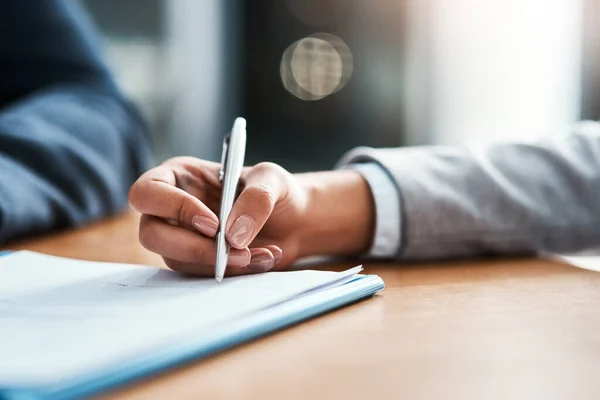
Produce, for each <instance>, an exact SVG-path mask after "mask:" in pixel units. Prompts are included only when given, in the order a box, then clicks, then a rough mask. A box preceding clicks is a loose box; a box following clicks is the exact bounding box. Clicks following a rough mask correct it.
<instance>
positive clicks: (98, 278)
mask: <svg viewBox="0 0 600 400" xmlns="http://www.w3.org/2000/svg"><path fill="white" fill-rule="evenodd" d="M360 270H361V267H357V268H353V269H351V270H348V271H345V272H340V273H336V272H325V271H294V272H272V273H265V274H259V275H249V276H243V277H236V278H227V279H225V280H224V281H223V282H221V283H220V284H219V283H216V282H215V281H214V279H199V278H190V277H184V276H182V275H180V274H178V273H175V272H172V271H167V270H162V269H158V268H152V267H145V266H137V265H126V264H108V263H92V262H83V261H77V260H67V259H62V258H56V257H51V256H46V255H41V254H37V253H30V252H19V253H14V254H12V255H8V256H4V257H0V387H7V386H15V385H17V386H31V385H38V384H44V383H49V382H56V381H57V380H60V379H70V378H72V377H73V376H74V375H81V374H85V373H89V372H92V371H94V370H96V369H102V368H104V367H106V366H107V365H109V364H111V363H114V362H118V361H119V360H121V359H127V358H129V357H130V356H132V355H135V354H145V353H146V352H149V351H152V350H153V349H156V346H164V345H167V344H168V343H170V342H172V341H175V340H177V339H178V338H182V337H185V334H186V333H187V332H190V331H192V330H193V331H197V330H198V329H199V328H203V327H204V328H206V329H210V326H211V325H214V324H217V323H219V322H224V321H226V320H231V319H234V318H236V317H241V316H243V315H248V314H250V313H252V312H255V311H257V310H260V309H264V308H266V307H269V306H271V305H274V304H277V303H280V302H282V301H285V300H287V299H290V298H293V297H295V296H298V295H300V294H301V293H304V292H307V291H311V290H314V289H315V288H319V287H322V286H326V285H328V284H329V285H331V284H335V283H336V282H340V283H341V282H344V281H345V280H347V278H348V277H351V276H354V275H356V274H357V273H358V272H360Z"/></svg>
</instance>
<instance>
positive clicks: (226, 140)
mask: <svg viewBox="0 0 600 400" xmlns="http://www.w3.org/2000/svg"><path fill="white" fill-rule="evenodd" d="M230 139H231V135H230V134H228V135H226V136H225V138H224V139H223V152H222V154H221V169H220V170H219V182H220V183H223V181H224V180H225V168H226V167H225V166H226V165H227V159H228V158H229V140H230Z"/></svg>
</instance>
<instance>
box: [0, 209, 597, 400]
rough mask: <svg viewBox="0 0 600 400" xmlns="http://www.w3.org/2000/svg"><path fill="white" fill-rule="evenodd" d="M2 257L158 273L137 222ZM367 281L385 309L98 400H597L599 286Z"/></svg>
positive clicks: (513, 264)
mask: <svg viewBox="0 0 600 400" xmlns="http://www.w3.org/2000/svg"><path fill="white" fill-rule="evenodd" d="M11 248H12V249H30V250H34V251H39V252H43V253H48V254H54V255H59V256H65V257H75V258H81V259H88V260H98V261H119V262H130V263H142V264H150V265H157V266H162V265H163V264H162V262H161V260H160V258H158V257H157V256H155V255H153V254H151V253H149V252H147V251H145V250H144V249H143V248H141V247H140V246H139V244H138V241H137V216H136V215H134V214H127V215H125V216H122V217H118V218H115V219H112V220H108V221H105V222H102V223H99V224H96V225H93V226H90V227H88V228H85V229H82V230H79V231H74V232H68V233H64V234H59V235H54V236H49V237H46V238H41V239H36V240H31V241H27V242H21V243H18V244H15V245H13V246H11ZM107 249H108V250H107ZM347 266H348V265H344V266H342V265H332V266H326V267H327V268H335V269H339V268H342V267H347ZM365 267H366V271H365V272H366V273H374V274H378V275H379V276H381V277H382V278H383V280H384V281H385V283H386V289H385V290H384V291H383V292H382V293H381V294H380V295H378V296H376V297H374V298H372V299H369V300H365V301H363V302H361V303H358V304H355V305H352V306H349V307H346V308H344V309H341V310H339V311H336V312H333V313H330V314H328V315H326V316H323V317H320V318H317V319H314V320H311V321H308V322H306V323H303V324H300V325H298V326H296V327H293V328H290V329H287V330H285V331H282V332H280V333H277V334H274V335H271V336H269V337H267V338H263V339H261V340H258V341H255V342H252V343H249V344H247V345H244V346H241V347H239V348H237V349H233V350H231V351H228V352H225V353H223V354H221V355H217V356H215V357H212V358H210V359H207V360H203V361H200V362H198V363H196V364H193V365H190V366H187V367H183V368H180V369H178V370H174V371H172V372H170V373H167V374H165V375H162V376H158V377H153V378H152V379H149V380H148V381H147V382H141V383H139V384H136V385H133V386H131V387H127V388H123V389H122V390H120V391H118V392H117V393H112V394H111V395H110V396H107V397H110V398H118V399H165V398H178V399H182V398H190V399H192V398H193V399H196V398H204V399H220V398H231V399H283V398H285V399H288V398H299V399H306V398H344V399H355V398H356V399H358V398H360V399H366V398H373V399H388V398H393V399H399V398H406V399H440V398H446V399H447V398H460V399H481V398H485V399H508V398H510V399H515V398H523V399H544V400H549V399H567V398H569V399H581V398H586V399H588V398H589V399H598V398H600V382H599V379H598V371H600V274H598V273H594V272H589V271H584V270H580V269H577V268H573V267H569V266H563V265H559V264H553V263H550V262H546V261H539V260H502V261H473V262H462V263H445V264H442V263H440V264H433V265H376V264H374V265H370V264H368V263H367V264H366V265H365Z"/></svg>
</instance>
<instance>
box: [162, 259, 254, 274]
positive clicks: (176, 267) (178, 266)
mask: <svg viewBox="0 0 600 400" xmlns="http://www.w3.org/2000/svg"><path fill="white" fill-rule="evenodd" d="M163 260H164V261H165V264H167V267H169V268H171V269H172V270H173V271H177V272H181V273H184V274H190V275H199V276H206V277H209V276H210V277H213V276H215V266H214V264H213V265H200V264H195V263H186V262H183V261H179V260H174V259H172V258H167V257H163ZM249 272H250V271H249V270H248V268H246V267H237V266H228V267H227V269H226V270H225V276H238V275H246V274H248V273H249Z"/></svg>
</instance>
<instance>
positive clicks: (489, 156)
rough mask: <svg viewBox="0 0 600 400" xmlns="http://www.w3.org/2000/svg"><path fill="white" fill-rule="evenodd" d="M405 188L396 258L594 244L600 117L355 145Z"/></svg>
mask: <svg viewBox="0 0 600 400" xmlns="http://www.w3.org/2000/svg"><path fill="white" fill-rule="evenodd" d="M355 162H377V163H379V164H380V165H382V166H383V167H384V168H386V170H387V171H388V172H389V174H390V176H392V177H393V178H394V181H395V184H396V186H397V188H398V192H399V193H400V194H401V199H402V201H401V217H400V219H399V220H398V223H400V224H401V229H402V246H401V248H400V251H399V252H398V255H397V257H398V258H401V259H418V260H427V259H447V258H456V257H461V258H462V257H474V256H482V255H524V254H528V255H531V254H536V253H538V252H569V251H578V250H581V249H586V248H589V247H592V246H598V245H600V228H599V227H600V207H599V204H600V184H599V183H600V124H598V123H592V122H590V123H587V124H584V125H580V126H575V127H573V128H572V129H571V130H570V131H569V132H565V134H562V135H557V136H548V137H546V138H544V140H541V141H538V142H537V143H529V144H525V143H499V144H494V145H490V146H481V147H477V148H466V147H433V146H431V147H415V148H403V149H380V150H376V149H366V148H365V149H357V150H356V151H353V152H352V153H350V154H349V155H347V156H346V157H345V158H344V159H343V160H342V162H341V164H342V165H343V164H344V163H355Z"/></svg>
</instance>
